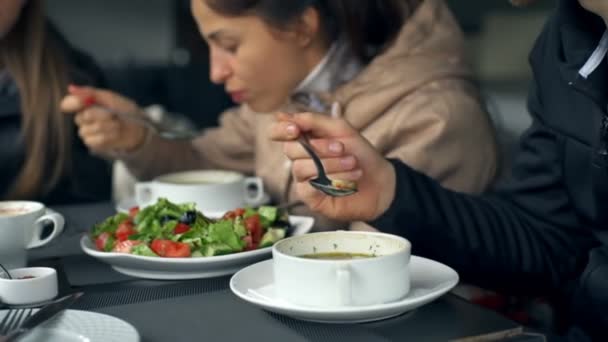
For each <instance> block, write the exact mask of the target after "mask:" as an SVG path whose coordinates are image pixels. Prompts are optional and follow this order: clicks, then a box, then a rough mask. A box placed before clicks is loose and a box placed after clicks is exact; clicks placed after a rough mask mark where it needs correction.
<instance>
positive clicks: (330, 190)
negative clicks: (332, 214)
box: [298, 134, 357, 197]
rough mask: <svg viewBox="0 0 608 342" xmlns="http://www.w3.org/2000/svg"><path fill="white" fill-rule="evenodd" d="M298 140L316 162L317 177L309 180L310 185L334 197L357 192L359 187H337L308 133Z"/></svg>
mask: <svg viewBox="0 0 608 342" xmlns="http://www.w3.org/2000/svg"><path fill="white" fill-rule="evenodd" d="M298 142H299V143H300V145H302V147H304V149H305V150H306V152H308V154H309V155H310V157H311V158H312V160H313V162H314V163H315V166H316V167H317V178H314V179H311V180H309V181H308V183H310V185H312V186H313V187H314V188H315V189H317V190H319V191H321V192H323V193H324V194H326V195H329V196H333V197H344V196H349V195H352V194H354V193H355V192H357V189H343V188H338V187H335V186H334V185H333V182H332V180H331V179H329V177H327V174H326V173H325V168H324V167H323V163H321V159H319V156H317V154H316V153H315V151H314V149H313V148H312V146H311V145H310V142H309V141H308V137H307V136H306V134H300V137H299V138H298Z"/></svg>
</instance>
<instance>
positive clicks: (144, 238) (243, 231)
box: [91, 198, 289, 258]
mask: <svg viewBox="0 0 608 342" xmlns="http://www.w3.org/2000/svg"><path fill="white" fill-rule="evenodd" d="M288 228H289V221H288V215H287V212H285V211H280V210H279V209H277V208H276V207H271V206H262V207H259V208H257V209H251V208H247V209H244V208H239V209H235V210H233V211H229V212H227V213H226V214H225V215H224V216H223V217H222V218H221V219H211V218H208V217H205V216H204V215H203V214H202V213H201V212H200V211H198V210H196V208H195V205H194V204H193V203H183V204H175V203H172V202H169V201H168V200H167V199H165V198H160V199H158V201H157V202H156V204H154V205H151V206H148V207H145V208H141V209H140V208H139V207H133V208H131V209H130V210H129V212H128V213H118V214H116V215H113V216H110V217H108V218H107V219H106V220H104V221H103V222H101V223H98V224H96V225H95V226H94V227H93V229H92V231H91V238H92V241H94V242H95V246H96V247H97V249H98V250H100V251H105V252H118V253H129V254H135V255H143V256H150V257H166V258H186V257H209V256H214V255H223V254H231V253H237V252H242V251H249V250H254V249H259V248H264V247H269V246H272V245H273V244H274V243H275V242H277V241H278V240H280V239H282V238H284V237H285V234H286V231H287V229H288Z"/></svg>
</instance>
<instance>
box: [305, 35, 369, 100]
mask: <svg viewBox="0 0 608 342" xmlns="http://www.w3.org/2000/svg"><path fill="white" fill-rule="evenodd" d="M361 69H363V64H362V63H361V62H360V61H359V59H358V58H357V57H356V56H355V54H354V53H353V51H352V49H351V48H350V45H349V44H348V43H347V42H346V41H345V40H343V39H339V40H337V41H336V42H334V43H333V44H332V45H331V47H330V48H329V50H328V51H327V53H326V54H325V56H324V57H323V59H322V60H321V61H320V62H319V63H318V64H317V65H316V66H315V67H314V69H313V70H312V71H311V72H310V73H309V74H308V76H306V78H304V80H302V82H300V84H299V85H298V86H297V87H296V89H295V91H294V93H299V92H305V93H317V92H327V91H332V90H334V89H335V88H337V87H338V86H339V85H341V84H343V83H346V82H348V81H350V80H352V79H353V78H354V77H355V76H356V75H357V74H358V73H359V72H360V71H361Z"/></svg>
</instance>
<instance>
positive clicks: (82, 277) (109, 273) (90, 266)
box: [61, 255, 137, 286]
mask: <svg viewBox="0 0 608 342" xmlns="http://www.w3.org/2000/svg"><path fill="white" fill-rule="evenodd" d="M61 264H62V266H63V272H64V273H65V276H66V278H67V280H68V283H69V284H70V285H71V286H86V285H99V284H109V283H117V282H124V281H130V280H136V279H137V278H134V277H130V276H128V275H124V274H122V273H119V272H116V271H115V270H114V269H113V268H112V267H111V266H110V265H108V264H106V263H103V262H101V261H99V260H97V259H95V258H93V257H91V256H89V255H72V256H68V257H63V258H62V259H61Z"/></svg>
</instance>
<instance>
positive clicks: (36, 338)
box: [0, 310, 140, 342]
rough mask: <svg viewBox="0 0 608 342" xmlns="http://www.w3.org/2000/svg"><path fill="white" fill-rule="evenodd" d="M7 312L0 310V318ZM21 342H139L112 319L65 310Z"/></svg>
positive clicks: (124, 324) (125, 325)
mask: <svg viewBox="0 0 608 342" xmlns="http://www.w3.org/2000/svg"><path fill="white" fill-rule="evenodd" d="M7 312H8V311H7V310H2V311H0V319H1V318H3V317H4V316H5V315H6V313H7ZM19 341H22V342H41V341H44V342H139V341H140V338H139V334H138V333H137V330H135V328H134V327H133V326H132V325H131V324H129V323H127V322H125V321H123V320H121V319H118V318H116V317H113V316H109V315H105V314H101V313H96V312H89V311H80V310H65V311H64V312H62V313H60V314H59V315H57V316H56V317H53V318H52V319H51V320H49V321H48V322H45V323H43V324H42V325H41V326H39V327H36V329H34V330H32V332H31V333H29V334H27V335H26V336H24V337H23V338H22V339H20V340H19Z"/></svg>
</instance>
